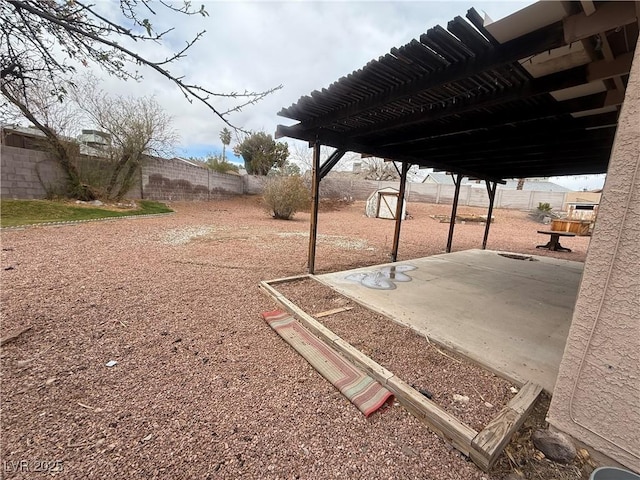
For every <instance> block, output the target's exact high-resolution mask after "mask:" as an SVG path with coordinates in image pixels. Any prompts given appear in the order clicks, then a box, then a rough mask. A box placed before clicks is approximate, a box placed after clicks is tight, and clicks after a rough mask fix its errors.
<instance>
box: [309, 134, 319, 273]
mask: <svg viewBox="0 0 640 480" xmlns="http://www.w3.org/2000/svg"><path fill="white" fill-rule="evenodd" d="M319 170H320V142H318V141H317V140H316V142H315V144H314V146H313V166H312V172H311V222H310V226H309V255H308V260H307V269H308V271H309V273H310V274H312V275H313V273H314V272H315V268H316V244H317V240H318V204H319V200H320V180H321V177H320V172H319Z"/></svg>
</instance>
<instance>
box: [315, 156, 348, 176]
mask: <svg viewBox="0 0 640 480" xmlns="http://www.w3.org/2000/svg"><path fill="white" fill-rule="evenodd" d="M345 153H347V152H346V151H345V150H336V151H335V152H333V153H332V154H331V155H329V158H327V159H326V160H325V162H324V163H323V164H322V166H321V167H320V179H323V178H324V177H326V176H327V174H328V173H329V172H330V171H331V169H332V168H333V167H335V166H336V164H337V163H338V162H339V161H340V159H341V158H342V157H344V154H345Z"/></svg>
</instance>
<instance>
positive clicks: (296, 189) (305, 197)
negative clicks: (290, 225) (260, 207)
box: [262, 175, 310, 220]
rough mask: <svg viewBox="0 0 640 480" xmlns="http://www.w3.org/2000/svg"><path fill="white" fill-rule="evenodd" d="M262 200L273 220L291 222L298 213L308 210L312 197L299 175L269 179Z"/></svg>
mask: <svg viewBox="0 0 640 480" xmlns="http://www.w3.org/2000/svg"><path fill="white" fill-rule="evenodd" d="M262 200H263V203H264V205H265V207H266V208H267V211H268V212H269V213H270V214H271V216H273V218H279V219H283V220H289V219H290V218H291V217H293V215H294V214H295V213H296V212H298V211H300V210H304V209H305V208H308V206H309V202H310V195H309V190H308V189H307V187H306V186H305V184H304V180H303V179H302V177H300V176H298V175H294V176H290V177H272V178H269V179H267V182H266V184H265V186H264V192H263V194H262Z"/></svg>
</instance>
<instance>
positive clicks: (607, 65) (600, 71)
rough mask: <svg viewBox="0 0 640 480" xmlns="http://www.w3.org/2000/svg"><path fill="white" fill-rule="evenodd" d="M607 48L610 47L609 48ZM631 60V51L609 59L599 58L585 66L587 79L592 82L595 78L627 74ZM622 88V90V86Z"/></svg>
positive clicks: (603, 78) (602, 78)
mask: <svg viewBox="0 0 640 480" xmlns="http://www.w3.org/2000/svg"><path fill="white" fill-rule="evenodd" d="M607 45H608V42H607ZM609 50H611V49H610V48H609ZM611 55H613V54H611ZM632 61H633V52H629V53H625V54H623V55H620V56H619V57H618V58H612V59H611V60H600V61H598V62H593V63H590V64H589V66H588V67H587V81H588V82H593V81H596V80H605V79H607V78H614V77H620V75H627V74H628V73H629V72H630V71H631V63H632ZM622 90H624V87H623V88H622Z"/></svg>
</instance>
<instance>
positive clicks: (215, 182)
mask: <svg viewBox="0 0 640 480" xmlns="http://www.w3.org/2000/svg"><path fill="white" fill-rule="evenodd" d="M0 177H1V187H2V188H1V196H2V198H20V199H30V198H45V197H46V195H47V191H48V190H49V191H50V190H52V189H55V187H56V186H59V185H62V184H63V182H64V172H63V171H62V169H61V168H60V167H59V166H58V164H57V163H56V162H55V161H54V160H53V159H51V157H50V156H49V154H47V153H46V152H41V151H38V150H28V149H23V148H16V147H9V146H5V145H3V146H2V147H1V149H0ZM264 183H265V178H264V177H259V176H254V175H244V176H239V175H233V174H223V173H217V172H214V171H211V170H210V169H208V168H205V167H199V166H195V165H190V164H188V163H185V162H182V161H180V160H154V161H150V162H147V163H146V164H145V165H143V167H142V169H141V171H140V172H138V176H137V178H136V181H135V182H134V186H133V188H132V189H131V190H130V192H129V194H128V197H129V198H133V199H141V198H144V199H148V200H161V201H206V200H220V199H223V198H228V197H231V196H234V195H260V194H261V193H262V191H263V189H264ZM385 187H392V188H398V182H389V181H373V180H355V179H342V178H331V177H328V178H325V179H323V180H322V182H321V183H320V195H321V196H322V197H325V198H329V197H331V198H336V197H337V198H347V199H350V200H366V199H367V198H368V197H369V195H371V193H373V192H375V191H376V190H379V189H381V188H385ZM454 190H455V188H454V186H453V185H440V184H433V183H408V184H407V189H406V195H407V200H408V201H409V202H425V203H439V204H451V203H453V195H454ZM574 196H575V192H570V193H563V192H539V191H533V190H504V189H500V188H498V190H497V192H496V200H495V207H496V208H512V209H519V210H533V209H535V208H536V207H537V206H538V203H549V204H550V205H551V207H552V208H554V209H555V210H564V209H566V202H567V201H572V200H573V197H574ZM459 204H460V205H468V206H475V207H487V206H488V205H489V199H488V197H487V191H486V188H485V186H484V185H478V186H472V185H463V186H462V187H461V189H460V200H459Z"/></svg>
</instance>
